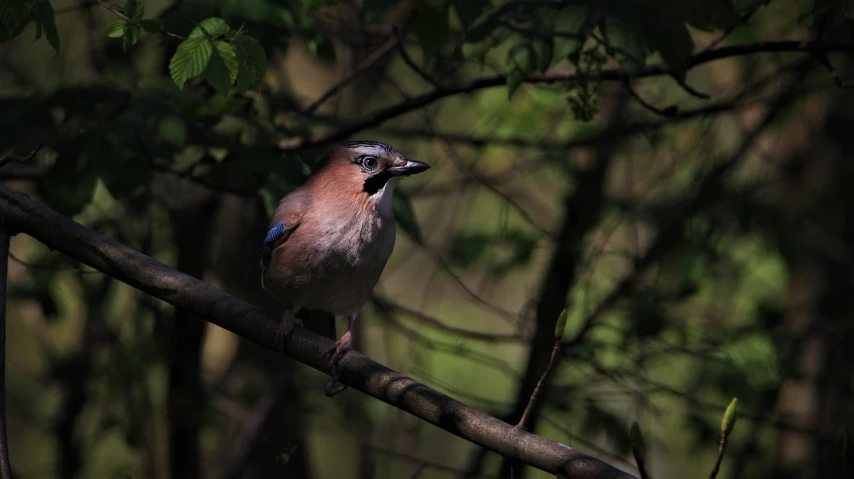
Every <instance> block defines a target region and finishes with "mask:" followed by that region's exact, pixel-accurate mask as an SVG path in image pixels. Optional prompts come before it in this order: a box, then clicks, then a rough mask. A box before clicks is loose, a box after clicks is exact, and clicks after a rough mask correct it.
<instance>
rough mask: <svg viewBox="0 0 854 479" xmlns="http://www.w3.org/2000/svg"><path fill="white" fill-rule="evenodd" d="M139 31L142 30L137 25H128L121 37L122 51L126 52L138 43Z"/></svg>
mask: <svg viewBox="0 0 854 479" xmlns="http://www.w3.org/2000/svg"><path fill="white" fill-rule="evenodd" d="M141 31H142V28H141V27H140V26H139V25H137V24H135V23H130V24H128V26H127V28H126V29H125V34H124V36H123V37H122V50H124V51H128V50H130V49H131V47H133V46H134V45H136V42H137V41H139V34H140V32H141Z"/></svg>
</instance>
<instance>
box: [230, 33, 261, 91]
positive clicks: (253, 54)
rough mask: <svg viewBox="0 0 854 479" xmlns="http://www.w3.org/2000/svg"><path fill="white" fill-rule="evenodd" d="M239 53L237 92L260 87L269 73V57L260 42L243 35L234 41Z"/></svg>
mask: <svg viewBox="0 0 854 479" xmlns="http://www.w3.org/2000/svg"><path fill="white" fill-rule="evenodd" d="M234 48H235V51H236V53H237V68H238V73H237V83H236V84H235V87H236V89H237V91H246V90H250V89H252V88H255V87H256V86H258V84H259V83H261V80H263V79H264V74H265V73H266V72H267V55H266V54H265V53H264V48H263V47H262V46H261V44H260V43H258V40H256V39H254V38H252V37H250V36H246V35H241V36H239V37H237V38H235V39H234Z"/></svg>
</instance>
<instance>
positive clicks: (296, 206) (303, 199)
mask: <svg viewBox="0 0 854 479" xmlns="http://www.w3.org/2000/svg"><path fill="white" fill-rule="evenodd" d="M308 203H309V198H308V195H306V194H305V193H304V192H303V191H300V190H296V191H293V192H292V193H290V194H288V195H287V196H285V197H284V198H282V201H280V202H279V205H278V206H277V207H276V211H274V212H273V218H272V219H271V221H270V228H269V229H268V230H267V235H266V236H264V244H263V248H262V250H261V287H262V288H264V273H265V272H266V270H267V265H268V264H269V263H270V257H271V256H272V255H273V250H274V249H276V247H277V246H279V245H281V244H282V243H284V242H285V241H287V239H288V237H289V236H290V235H291V233H293V231H294V230H295V229H296V228H297V226H299V224H300V220H301V219H302V216H303V214H304V213H305V210H306V208H307V207H308ZM265 289H266V288H265Z"/></svg>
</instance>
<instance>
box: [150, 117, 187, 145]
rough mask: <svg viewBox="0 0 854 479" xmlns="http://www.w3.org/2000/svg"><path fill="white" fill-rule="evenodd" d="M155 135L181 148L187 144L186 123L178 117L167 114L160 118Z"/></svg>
mask: <svg viewBox="0 0 854 479" xmlns="http://www.w3.org/2000/svg"><path fill="white" fill-rule="evenodd" d="M157 135H158V136H159V137H160V138H162V139H163V141H165V142H166V143H169V144H170V145H172V146H174V147H176V148H182V147H183V146H184V145H186V144H187V124H186V123H184V120H182V119H181V118H180V117H178V116H175V115H169V116H167V117H165V118H163V119H162V120H160V123H159V124H158V126H157Z"/></svg>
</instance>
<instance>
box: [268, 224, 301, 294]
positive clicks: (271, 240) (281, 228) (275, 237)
mask: <svg viewBox="0 0 854 479" xmlns="http://www.w3.org/2000/svg"><path fill="white" fill-rule="evenodd" d="M292 230H293V228H288V226H287V225H285V223H284V222H283V221H280V222H278V223H276V224H274V225H273V227H272V228H270V230H269V231H267V236H265V237H264V249H263V250H262V251H261V284H262V286H263V284H264V279H263V278H264V270H266V269H267V265H268V264H269V263H270V257H271V256H272V255H273V248H274V247H275V246H276V243H278V242H279V241H280V240H282V239H283V238H285V237H287V235H289V234H290V232H291V231H292Z"/></svg>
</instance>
